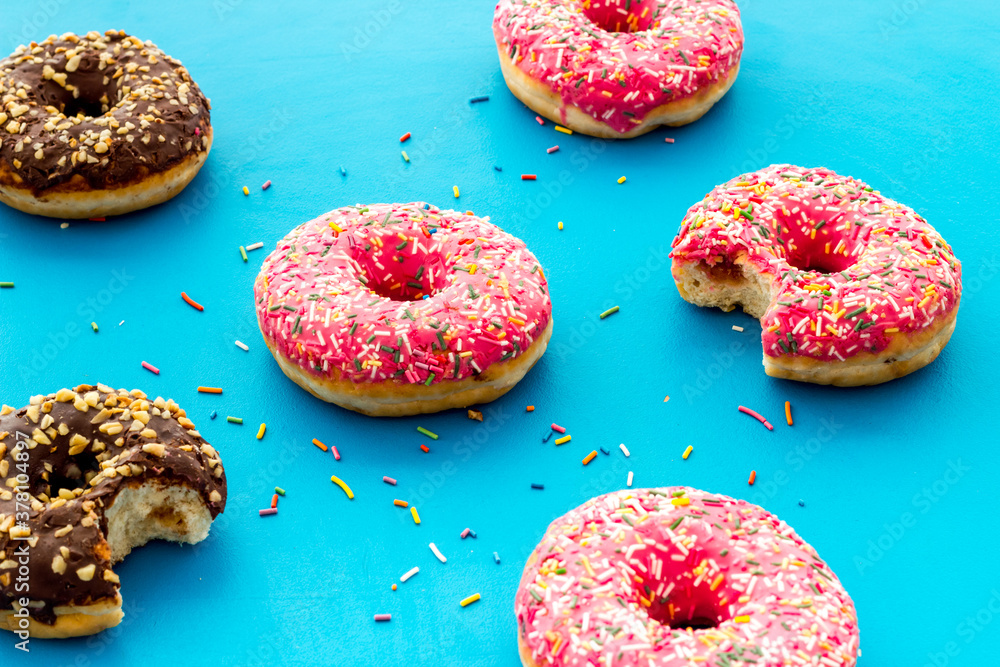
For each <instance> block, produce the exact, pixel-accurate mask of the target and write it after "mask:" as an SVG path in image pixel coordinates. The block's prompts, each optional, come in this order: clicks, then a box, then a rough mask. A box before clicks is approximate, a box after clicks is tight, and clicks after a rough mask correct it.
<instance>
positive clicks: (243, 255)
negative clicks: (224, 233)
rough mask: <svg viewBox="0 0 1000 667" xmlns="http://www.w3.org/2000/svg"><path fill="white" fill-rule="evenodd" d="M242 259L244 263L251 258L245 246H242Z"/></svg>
mask: <svg viewBox="0 0 1000 667" xmlns="http://www.w3.org/2000/svg"><path fill="white" fill-rule="evenodd" d="M240 257H242V258H243V261H244V262H247V261H249V258H248V257H247V249H246V248H244V247H243V246H240Z"/></svg>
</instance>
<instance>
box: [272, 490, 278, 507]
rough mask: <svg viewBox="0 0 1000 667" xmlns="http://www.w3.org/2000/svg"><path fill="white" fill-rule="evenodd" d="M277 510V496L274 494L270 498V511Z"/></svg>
mask: <svg viewBox="0 0 1000 667" xmlns="http://www.w3.org/2000/svg"><path fill="white" fill-rule="evenodd" d="M277 508H278V494H277V493H276V494H274V495H273V496H271V509H277Z"/></svg>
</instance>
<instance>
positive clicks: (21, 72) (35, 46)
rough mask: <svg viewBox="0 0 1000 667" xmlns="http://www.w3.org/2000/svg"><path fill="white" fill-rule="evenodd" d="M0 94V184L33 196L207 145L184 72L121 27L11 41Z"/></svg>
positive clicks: (108, 182) (153, 169) (204, 115)
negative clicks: (27, 190)
mask: <svg viewBox="0 0 1000 667" xmlns="http://www.w3.org/2000/svg"><path fill="white" fill-rule="evenodd" d="M0 101H2V106H0V183H2V184H3V185H6V186H8V187H10V186H17V187H22V188H30V189H31V190H32V191H33V192H34V193H35V194H39V193H41V192H42V191H45V190H51V189H53V188H57V187H58V188H60V189H61V190H79V189H110V188H116V187H122V186H125V185H129V184H131V183H135V182H137V181H140V180H142V179H143V178H145V177H146V176H148V175H150V174H154V173H157V172H162V171H166V170H167V169H170V168H171V167H173V166H174V165H176V164H177V163H179V162H181V161H182V160H184V159H185V158H187V157H189V156H191V155H194V154H197V153H200V152H203V151H207V150H208V148H209V145H210V137H211V118H210V112H209V109H210V108H211V106H210V104H209V101H208V100H207V99H206V98H205V96H204V95H203V94H202V93H201V90H200V89H199V88H198V85H197V84H196V83H195V82H194V81H192V80H191V77H190V75H189V74H188V71H187V70H186V69H185V68H184V67H182V66H181V63H180V62H179V61H177V60H174V59H173V58H171V57H170V56H168V55H166V54H165V53H163V51H161V50H160V49H158V48H157V47H156V46H155V45H154V44H153V43H152V42H148V41H147V42H142V41H140V40H139V39H137V38H135V37H132V36H130V35H127V34H125V33H124V32H121V31H114V30H109V31H108V32H106V33H105V34H104V35H101V34H100V33H97V32H90V33H87V34H86V35H84V36H77V35H74V34H72V33H67V34H65V35H62V36H61V37H56V36H54V35H53V36H51V37H49V38H48V39H46V40H45V41H44V42H41V43H35V42H32V43H31V44H30V45H28V46H20V47H18V48H17V50H16V51H15V52H14V53H13V54H11V55H10V56H8V57H6V58H4V59H3V60H0ZM75 175H79V176H81V177H82V178H83V179H84V181H85V183H86V185H84V183H83V182H80V180H79V179H76V180H75V181H74V182H70V181H71V179H73V177H74V176H75Z"/></svg>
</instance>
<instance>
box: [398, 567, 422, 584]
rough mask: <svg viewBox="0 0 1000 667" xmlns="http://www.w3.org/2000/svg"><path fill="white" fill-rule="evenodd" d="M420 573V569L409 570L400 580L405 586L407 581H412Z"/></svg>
mask: <svg viewBox="0 0 1000 667" xmlns="http://www.w3.org/2000/svg"><path fill="white" fill-rule="evenodd" d="M419 572H420V568H419V567H414V568H410V569H409V570H407V571H406V573H405V574H404V575H403V576H402V577H400V578H399V581H400V583H403V584H405V583H406V580H407V579H410V578H411V577H413V576H414V575H416V574H418V573H419Z"/></svg>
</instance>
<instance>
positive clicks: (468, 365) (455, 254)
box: [254, 203, 551, 386]
mask: <svg viewBox="0 0 1000 667" xmlns="http://www.w3.org/2000/svg"><path fill="white" fill-rule="evenodd" d="M254 289H255V295H256V299H257V315H258V320H259V322H260V326H261V330H262V331H263V333H264V336H265V339H266V340H267V341H268V342H269V344H270V345H274V346H276V347H277V349H278V350H279V351H280V353H281V354H282V355H284V356H286V357H288V358H290V359H291V360H293V361H294V362H296V363H297V364H299V365H300V366H301V367H302V368H304V369H306V370H307V371H308V372H309V373H311V374H314V375H317V376H321V377H322V376H327V377H331V378H344V379H349V380H351V381H353V382H355V383H366V384H367V383H382V382H392V383H398V384H409V385H427V386H430V385H435V384H439V383H443V382H450V381H454V380H462V379H465V378H469V377H473V376H476V375H478V374H479V373H482V372H483V371H484V370H485V369H486V368H488V367H489V366H490V365H491V364H496V363H499V362H504V361H507V360H510V359H514V358H517V357H519V356H520V355H522V354H523V353H524V352H525V351H526V350H527V349H528V348H529V347H531V345H532V344H533V343H534V342H535V340H536V339H537V338H538V337H539V336H540V335H541V333H542V332H543V331H545V330H546V327H547V326H548V325H549V322H550V319H551V302H550V300H549V294H548V286H547V283H546V280H545V274H544V272H543V271H542V267H541V265H540V264H539V263H538V260H537V259H535V257H534V255H532V254H531V252H529V251H528V249H527V248H526V247H525V245H524V243H523V242H522V241H520V240H518V239H516V238H514V237H513V236H511V235H510V234H507V233H505V232H503V231H502V230H501V229H500V228H499V227H496V226H495V225H493V224H490V222H489V220H488V218H478V217H475V216H473V215H468V214H463V213H458V212H455V211H447V210H441V209H438V208H434V207H431V206H429V205H428V204H422V203H414V204H373V205H371V206H356V207H345V208H340V209H337V210H335V211H332V212H330V213H328V214H326V215H323V216H321V217H319V218H317V219H315V220H313V221H311V222H307V223H305V224H304V225H301V226H300V227H298V228H296V229H295V230H293V231H292V232H291V233H290V234H289V235H288V236H286V237H285V238H284V239H283V240H282V241H281V242H280V243H279V244H278V247H277V250H275V251H274V252H273V253H271V255H270V256H269V257H268V258H267V259H266V260H265V262H264V265H263V268H262V269H261V273H260V276H258V279H257V282H256V283H255V286H254Z"/></svg>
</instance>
